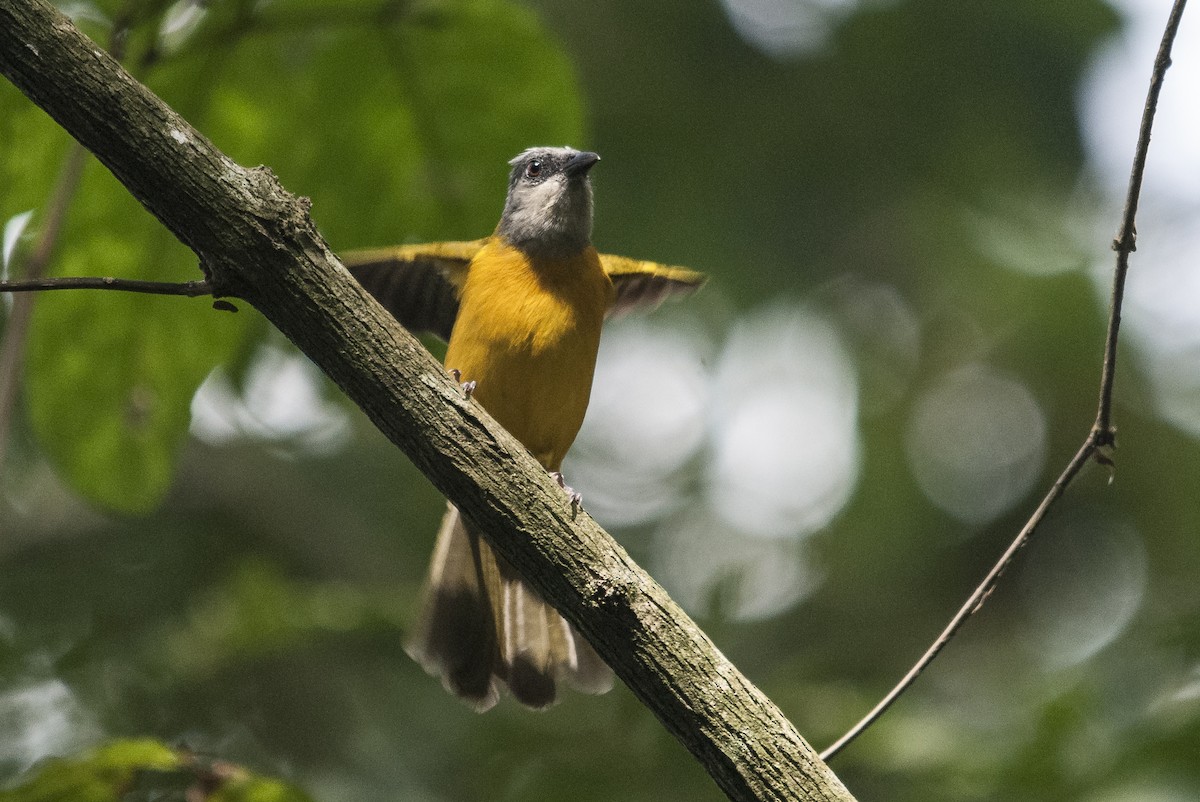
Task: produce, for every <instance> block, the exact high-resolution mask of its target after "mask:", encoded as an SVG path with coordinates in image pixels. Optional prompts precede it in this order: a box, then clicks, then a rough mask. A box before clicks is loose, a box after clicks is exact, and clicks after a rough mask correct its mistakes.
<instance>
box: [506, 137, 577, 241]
mask: <svg viewBox="0 0 1200 802" xmlns="http://www.w3.org/2000/svg"><path fill="white" fill-rule="evenodd" d="M599 160H600V157H599V156H597V155H596V154H595V153H588V152H586V151H584V152H581V151H578V150H574V149H572V148H530V149H529V150H527V151H525V152H524V153H521V154H520V155H518V156H517V157H516V158H515V159H513V160H512V161H510V162H509V164H511V165H512V173H511V174H510V175H509V178H508V199H507V200H506V201H505V202H504V214H503V215H501V217H500V225H499V226H498V227H497V229H496V233H497V234H499V235H500V236H501V237H503V238H504V239H505V240H506V241H508V243H509V244H511V245H514V246H516V247H518V248H520V249H521V250H523V251H525V252H527V253H530V254H533V255H535V256H543V257H550V258H554V257H564V256H570V255H572V254H575V253H578V252H579V251H581V250H583V249H584V248H585V247H586V246H587V245H588V243H590V242H591V239H592V183H591V181H590V180H589V179H588V170H590V169H591V168H592V165H594V164H595V163H596V162H598V161H599Z"/></svg>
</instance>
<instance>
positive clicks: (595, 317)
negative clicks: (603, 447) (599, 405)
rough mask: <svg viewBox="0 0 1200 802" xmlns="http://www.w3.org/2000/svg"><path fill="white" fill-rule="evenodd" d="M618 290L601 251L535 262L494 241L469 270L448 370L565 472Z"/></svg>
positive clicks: (546, 460)
mask: <svg viewBox="0 0 1200 802" xmlns="http://www.w3.org/2000/svg"><path fill="white" fill-rule="evenodd" d="M612 300H613V287H612V282H611V281H610V280H609V278H608V276H607V275H606V274H605V272H604V270H603V269H602V268H601V266H600V260H599V257H598V256H597V254H596V251H595V249H593V248H591V247H588V248H587V249H585V250H584V251H582V252H580V253H578V254H576V255H574V256H572V257H570V258H567V259H563V260H553V261H551V260H545V259H533V258H531V257H530V256H529V255H527V254H525V253H524V252H522V251H519V250H517V249H516V248H513V247H511V246H509V245H508V244H506V243H505V242H504V241H503V240H501V239H499V238H498V237H495V238H492V239H491V240H490V241H489V242H488V244H487V245H485V246H484V247H483V248H482V249H481V250H480V251H479V253H478V254H477V255H476V256H475V258H474V259H472V260H471V264H470V267H469V268H468V270H467V279H466V283H465V284H464V285H463V289H462V295H461V302H460V307H459V312H458V318H457V320H456V321H455V324H454V331H453V333H452V334H451V336H450V344H449V347H448V348H447V350H446V367H447V368H455V369H458V370H460V371H461V372H462V380H463V381H474V382H476V390H475V395H474V397H475V399H476V400H477V401H478V402H479V403H480V404H482V405H483V407H484V408H485V409H486V410H487V411H488V412H489V413H491V415H492V416H493V417H494V418H496V420H498V421H499V422H500V424H501V425H502V426H504V428H506V429H508V430H509V431H510V432H511V433H512V434H513V435H514V436H516V438H517V439H518V440H520V441H521V442H522V443H524V444H525V446H526V448H528V449H529V450H530V451H531V452H533V454H534V456H535V457H537V459H538V460H539V461H540V462H541V463H542V464H543V465H544V466H546V468H547V469H548V470H558V468H559V467H560V465H561V463H562V459H563V456H564V455H565V454H566V453H567V449H568V448H570V446H571V443H572V442H573V441H574V440H575V435H576V434H577V433H578V432H579V426H580V425H581V424H582V423H583V415H584V412H585V411H586V410H587V404H588V398H589V396H590V394H591V388H592V374H593V372H594V371H595V367H596V349H597V348H598V347H599V344H600V329H601V326H602V324H603V322H604V315H605V312H606V311H607V309H608V307H609V305H610V304H611V303H612Z"/></svg>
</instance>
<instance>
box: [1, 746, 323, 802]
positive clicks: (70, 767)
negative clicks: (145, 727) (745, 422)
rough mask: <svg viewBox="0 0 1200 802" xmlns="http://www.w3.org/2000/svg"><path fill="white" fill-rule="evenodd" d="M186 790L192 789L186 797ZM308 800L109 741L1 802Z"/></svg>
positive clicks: (232, 770)
mask: <svg viewBox="0 0 1200 802" xmlns="http://www.w3.org/2000/svg"><path fill="white" fill-rule="evenodd" d="M189 789H195V790H194V791H193V792H192V794H188V792H189ZM185 795H187V796H186V798H187V799H188V800H191V799H194V798H200V799H206V800H211V802H308V800H309V797H308V796H307V795H306V794H304V793H303V792H301V791H299V790H298V789H295V788H291V787H288V786H287V785H285V784H284V783H281V782H279V781H277V780H271V779H266V778H262V777H256V776H253V775H251V774H249V773H247V772H246V771H244V770H242V769H239V768H237V767H235V766H233V765H231V764H226V763H211V764H207V765H206V764H204V763H203V762H202V761H201V760H199V759H198V758H196V757H195V756H193V755H190V754H187V753H185V752H177V751H175V750H173V749H169V748H167V747H166V746H163V745H162V744H160V743H158V742H156V741H148V740H140V741H114V742H112V743H109V744H106V745H105V746H103V747H101V748H99V749H96V750H94V751H92V752H91V753H89V754H88V755H87V756H86V757H83V758H81V759H78V760H63V759H55V760H50V761H48V762H47V764H46V765H45V766H44V767H42V768H41V769H40V770H39V771H38V772H37V774H36V776H35V777H33V778H32V779H30V780H29V781H28V782H25V783H23V784H22V785H21V786H19V787H17V788H14V789H13V790H11V791H0V800H2V801H3V802H136V801H137V800H147V801H148V800H172V799H175V800H181V801H182V800H184V799H185Z"/></svg>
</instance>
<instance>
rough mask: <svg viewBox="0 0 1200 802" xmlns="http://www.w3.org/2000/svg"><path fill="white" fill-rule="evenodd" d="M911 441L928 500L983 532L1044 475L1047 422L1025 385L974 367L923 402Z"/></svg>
mask: <svg viewBox="0 0 1200 802" xmlns="http://www.w3.org/2000/svg"><path fill="white" fill-rule="evenodd" d="M906 439H907V446H908V449H907V450H908V461H909V465H910V466H911V468H912V472H913V476H914V477H916V480H917V484H919V485H920V486H921V490H922V491H924V493H925V495H926V496H927V497H928V498H929V500H930V501H932V502H933V503H934V504H936V505H937V506H938V507H941V508H942V509H943V510H945V511H946V512H948V513H950V514H951V515H953V516H954V517H955V518H957V519H959V520H960V521H963V522H965V523H969V524H976V525H981V524H985V523H988V522H989V521H993V520H995V519H996V518H998V517H999V516H1001V515H1003V514H1004V513H1005V512H1007V511H1008V510H1009V509H1011V508H1012V506H1013V505H1014V504H1016V503H1017V502H1018V501H1020V500H1021V499H1022V498H1024V496H1025V494H1026V493H1028V492H1029V490H1030V488H1031V487H1032V486H1033V483H1034V482H1036V481H1037V479H1038V477H1039V476H1040V475H1041V471H1042V465H1043V463H1044V461H1045V457H1046V420H1045V417H1044V416H1043V415H1042V410H1041V408H1040V407H1039V406H1038V404H1037V401H1035V400H1034V398H1033V396H1032V395H1031V394H1030V392H1029V390H1028V389H1027V388H1026V387H1025V385H1024V384H1023V383H1021V382H1020V381H1018V380H1017V379H1016V378H1014V377H1011V376H1006V375H1004V374H1001V373H1000V372H998V371H995V370H992V369H991V368H987V367H985V366H983V365H970V366H968V367H965V368H961V369H959V370H956V371H954V372H953V373H951V374H950V375H949V376H947V377H945V378H944V379H943V380H942V382H941V383H940V384H939V385H938V386H936V387H934V388H933V389H932V390H930V391H929V392H927V393H926V394H925V395H924V397H923V398H921V399H920V401H919V402H918V403H917V407H916V410H915V411H914V413H913V418H912V422H911V423H910V424H909V428H908V436H907V438H906Z"/></svg>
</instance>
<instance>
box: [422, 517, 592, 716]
mask: <svg viewBox="0 0 1200 802" xmlns="http://www.w3.org/2000/svg"><path fill="white" fill-rule="evenodd" d="M406 648H407V650H408V653H409V654H410V655H412V657H413V658H414V659H415V660H416V661H417V662H418V663H420V664H421V665H422V666H423V667H424V668H425V670H426V671H428V672H429V673H430V674H433V675H434V676H438V677H440V678H441V679H442V684H443V685H445V686H446V688H447V690H449V691H451V692H452V693H454V694H455V695H457V696H459V697H462V698H463V699H464V700H465V701H467V702H468V703H469V704H471V705H472V706H473V707H475V709H476V710H479V711H480V712H482V711H484V710H487V709H488V708H490V707H492V706H493V705H494V704H496V701H497V700H498V699H499V685H500V683H505V684H507V685H508V688H509V690H510V691H511V692H512V694H513V697H514V698H516V699H517V701H519V702H521V703H522V704H524V705H527V706H529V707H533V708H539V709H541V708H545V707H549V706H550V705H552V704H553V703H554V701H555V699H556V698H557V691H558V689H557V686H558V683H559V682H560V681H565V682H566V683H567V684H568V685H570V686H572V687H574V688H575V689H577V690H579V691H582V692H584V693H604V692H605V691H607V690H609V689H610V688H611V687H612V683H613V679H612V672H611V671H610V670H609V668H608V666H607V665H605V663H604V661H603V660H601V659H600V656H599V655H597V654H596V652H595V651H594V650H593V649H592V647H591V645H590V644H588V643H587V641H585V640H583V638H581V637H579V634H578V633H577V632H576V631H575V629H574V627H572V626H571V625H570V624H569V623H568V622H567V621H566V619H564V618H563V617H562V616H561V615H559V614H558V612H557V611H556V610H555V609H554V608H553V607H551V606H550V605H548V604H547V603H546V602H545V601H543V600H542V599H541V597H539V596H538V595H537V594H536V593H535V592H534V591H533V590H532V589H531V588H530V587H529V586H528V585H526V584H525V583H524V582H523V581H522V580H521V578H520V576H518V575H517V573H516V571H514V570H513V569H512V567H511V566H509V565H508V564H507V563H506V562H505V561H504V560H502V559H501V558H500V557H498V556H497V555H496V554H495V553H494V552H493V551H492V549H491V547H490V546H488V544H487V543H486V542H485V541H483V540H481V539H480V538H479V536H478V535H476V534H475V533H474V532H471V531H470V530H469V529H467V528H466V526H465V525H464V524H463V522H462V518H461V516H460V515H459V513H458V510H457V509H456V508H455V507H454V506H453V505H450V506H449V509H448V510H447V512H446V517H445V518H444V519H443V520H442V527H441V529H440V530H439V532H438V537H437V544H436V545H435V547H434V553H433V560H432V561H431V563H430V567H429V583H428V587H427V588H426V590H425V598H424V601H423V606H422V609H421V614H420V617H419V619H418V624H417V626H416V628H415V629H414V631H413V636H412V638H411V639H410V640H409V642H408V643H407V644H406Z"/></svg>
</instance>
